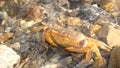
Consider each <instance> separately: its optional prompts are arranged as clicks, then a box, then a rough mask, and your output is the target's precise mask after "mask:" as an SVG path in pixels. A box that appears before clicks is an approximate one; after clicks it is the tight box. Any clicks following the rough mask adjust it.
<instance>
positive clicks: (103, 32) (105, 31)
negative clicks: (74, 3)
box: [96, 23, 120, 47]
mask: <svg viewBox="0 0 120 68" xmlns="http://www.w3.org/2000/svg"><path fill="white" fill-rule="evenodd" d="M101 26H102V27H101V28H100V30H98V31H97V32H96V34H97V36H98V38H100V39H101V40H103V41H104V42H106V43H107V44H108V45H109V46H110V47H113V46H116V45H119V44H120V36H119V35H120V30H119V29H116V28H114V27H113V26H111V25H109V24H108V23H106V24H101Z"/></svg>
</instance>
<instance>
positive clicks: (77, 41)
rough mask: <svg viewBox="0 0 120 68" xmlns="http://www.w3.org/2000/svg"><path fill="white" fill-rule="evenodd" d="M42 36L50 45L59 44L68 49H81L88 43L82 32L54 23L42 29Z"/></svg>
mask: <svg viewBox="0 0 120 68" xmlns="http://www.w3.org/2000/svg"><path fill="white" fill-rule="evenodd" d="M44 37H45V40H46V41H47V42H48V43H50V44H51V45H53V46H58V45H59V46H62V47H64V48H65V49H67V50H69V51H72V49H73V48H74V49H81V48H83V47H86V45H87V43H88V41H87V40H86V37H85V36H84V35H83V34H82V33H80V32H77V31H74V30H72V29H66V28H63V27H60V26H58V25H54V26H53V27H52V28H48V29H46V30H45V31H44ZM71 48H72V49H71ZM73 52H75V51H73Z"/></svg>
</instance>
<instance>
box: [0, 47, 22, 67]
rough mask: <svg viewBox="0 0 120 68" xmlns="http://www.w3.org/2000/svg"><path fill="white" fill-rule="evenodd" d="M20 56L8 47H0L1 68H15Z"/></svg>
mask: <svg viewBox="0 0 120 68" xmlns="http://www.w3.org/2000/svg"><path fill="white" fill-rule="evenodd" d="M18 60H20V56H19V55H18V54H17V53H16V52H15V51H14V50H13V49H12V48H10V47H7V45H0V68H13V66H14V64H16V63H17V61H18Z"/></svg>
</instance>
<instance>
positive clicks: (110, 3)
mask: <svg viewBox="0 0 120 68" xmlns="http://www.w3.org/2000/svg"><path fill="white" fill-rule="evenodd" d="M99 5H100V7H101V8H103V9H104V10H106V11H107V12H115V11H116V10H118V7H117V5H116V2H115V0H101V1H100V3H99Z"/></svg>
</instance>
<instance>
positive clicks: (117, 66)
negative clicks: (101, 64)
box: [108, 46, 120, 68]
mask: <svg viewBox="0 0 120 68" xmlns="http://www.w3.org/2000/svg"><path fill="white" fill-rule="evenodd" d="M108 68H120V46H116V47H115V48H114V49H113V50H112V52H111V56H110V60H109V64H108Z"/></svg>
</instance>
